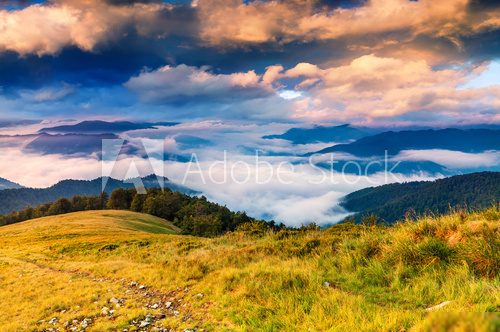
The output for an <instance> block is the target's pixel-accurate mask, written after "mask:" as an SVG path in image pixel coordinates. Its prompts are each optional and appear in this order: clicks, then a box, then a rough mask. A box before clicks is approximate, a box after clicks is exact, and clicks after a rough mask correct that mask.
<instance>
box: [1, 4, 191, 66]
mask: <svg viewBox="0 0 500 332" xmlns="http://www.w3.org/2000/svg"><path fill="white" fill-rule="evenodd" d="M183 9H184V7H182V8H181V10H177V7H175V6H173V5H168V4H162V3H134V4H131V5H112V4H109V3H107V2H105V1H100V0H92V1H84V0H75V1H54V2H48V3H45V4H34V5H31V6H28V7H25V8H22V9H19V10H12V11H9V10H0V51H1V50H7V51H14V52H17V53H19V54H23V55H25V54H29V53H35V54H37V55H39V56H41V55H45V54H56V53H58V52H60V51H61V50H62V49H63V48H65V47H69V46H76V47H78V48H80V49H82V50H85V51H93V50H94V49H95V48H96V46H97V45H99V44H103V43H107V42H110V41H113V40H117V39H119V38H122V37H123V36H124V35H126V34H127V32H128V30H132V31H135V32H136V33H137V34H139V35H143V36H152V37H157V38H163V37H165V36H169V35H172V34H185V33H189V32H190V27H189V21H186V22H185V23H184V24H182V26H183V27H182V29H180V28H177V27H179V23H180V22H179V21H178V20H179V19H181V20H182V19H185V18H186V16H189V15H190V13H186V12H185V11H183ZM173 12H175V15H172V13H173Z"/></svg>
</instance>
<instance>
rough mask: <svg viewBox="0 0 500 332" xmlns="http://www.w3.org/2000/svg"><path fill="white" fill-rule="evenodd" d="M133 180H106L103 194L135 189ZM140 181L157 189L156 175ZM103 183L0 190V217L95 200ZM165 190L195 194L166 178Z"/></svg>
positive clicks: (66, 182) (62, 183) (69, 182)
mask: <svg viewBox="0 0 500 332" xmlns="http://www.w3.org/2000/svg"><path fill="white" fill-rule="evenodd" d="M105 180H106V179H105ZM134 180H135V179H130V180H125V181H121V180H116V179H113V178H107V182H106V187H105V189H104V191H105V192H106V193H108V194H109V193H111V192H112V191H113V190H115V189H118V188H125V189H127V188H134V183H133V181H134ZM141 180H142V182H143V184H144V187H146V188H158V187H160V184H159V182H158V179H157V177H156V176H155V175H149V176H147V177H144V178H142V179H141ZM102 183H103V178H102V177H101V178H97V179H94V180H64V181H60V182H58V183H57V184H55V185H53V186H51V187H48V188H17V189H5V190H0V214H6V213H10V212H13V211H18V210H21V209H24V208H26V207H28V206H36V205H40V204H45V203H50V202H54V201H56V200H57V199H59V198H71V197H73V196H76V195H80V196H97V195H99V194H100V193H101V191H102ZM164 186H165V188H168V189H170V190H172V191H177V192H181V193H185V194H190V195H193V194H197V192H196V191H194V190H191V189H189V188H186V187H184V186H181V185H178V184H175V183H173V182H171V181H169V180H168V179H167V178H165V179H164Z"/></svg>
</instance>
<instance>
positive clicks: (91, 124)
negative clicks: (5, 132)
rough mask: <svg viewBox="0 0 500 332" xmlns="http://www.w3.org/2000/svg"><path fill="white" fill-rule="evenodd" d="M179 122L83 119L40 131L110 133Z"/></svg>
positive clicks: (152, 127)
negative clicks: (75, 122) (71, 123)
mask: <svg viewBox="0 0 500 332" xmlns="http://www.w3.org/2000/svg"><path fill="white" fill-rule="evenodd" d="M177 124H179V123H178V122H129V121H113V122H108V121H101V120H92V121H82V122H79V123H77V124H73V125H64V126H56V127H47V128H42V129H40V130H39V132H40V133H46V132H49V133H64V134H81V133H87V134H109V133H122V132H125V131H130V130H138V129H154V128H156V127H157V126H175V125H177Z"/></svg>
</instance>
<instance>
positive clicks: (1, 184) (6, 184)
mask: <svg viewBox="0 0 500 332" xmlns="http://www.w3.org/2000/svg"><path fill="white" fill-rule="evenodd" d="M19 188H23V186H21V185H20V184H18V183H15V182H12V181H9V180H7V179H4V178H0V190H4V189H19Z"/></svg>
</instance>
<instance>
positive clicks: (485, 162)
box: [393, 149, 500, 169]
mask: <svg viewBox="0 0 500 332" xmlns="http://www.w3.org/2000/svg"><path fill="white" fill-rule="evenodd" d="M393 159H394V160H410V161H422V160H428V161H432V162H435V163H437V164H440V165H444V166H446V167H447V168H450V169H467V168H480V167H495V166H499V165H500V152H498V151H490V152H483V153H465V152H460V151H450V150H439V149H432V150H405V151H401V152H400V153H399V154H398V155H397V156H395V157H394V158H393Z"/></svg>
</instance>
